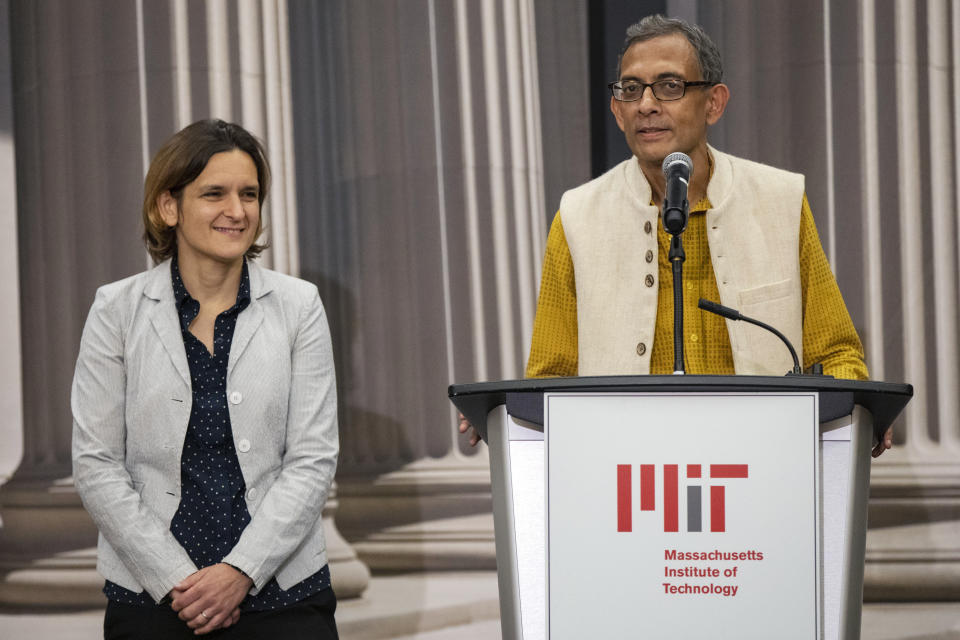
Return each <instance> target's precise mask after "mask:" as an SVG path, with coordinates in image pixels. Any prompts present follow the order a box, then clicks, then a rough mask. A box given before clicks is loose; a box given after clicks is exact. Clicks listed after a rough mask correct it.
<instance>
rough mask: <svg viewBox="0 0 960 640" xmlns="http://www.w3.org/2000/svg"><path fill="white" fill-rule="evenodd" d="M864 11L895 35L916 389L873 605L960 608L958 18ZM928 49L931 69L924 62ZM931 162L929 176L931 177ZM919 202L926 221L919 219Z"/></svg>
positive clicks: (867, 5) (897, 456) (942, 10)
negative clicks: (953, 604)
mask: <svg viewBox="0 0 960 640" xmlns="http://www.w3.org/2000/svg"><path fill="white" fill-rule="evenodd" d="M861 4H862V9H861V10H862V15H863V17H864V22H866V23H867V24H875V23H876V20H877V16H878V15H879V16H880V17H881V18H885V19H887V20H890V19H893V21H894V22H893V23H894V25H895V29H894V31H895V34H896V38H895V47H896V59H897V62H898V64H897V65H896V75H895V79H896V91H897V122H898V127H897V130H898V132H899V139H898V146H899V149H900V153H899V162H898V172H899V175H898V183H899V185H900V198H899V203H900V204H899V206H900V225H899V235H900V242H901V250H900V265H901V268H900V272H901V282H902V285H901V286H902V291H903V294H902V297H901V300H902V302H901V312H900V314H892V315H893V318H892V319H893V320H894V322H896V320H899V321H900V323H901V324H902V331H903V334H904V338H903V340H902V342H901V341H897V343H896V344H897V345H900V344H902V354H901V353H896V351H895V353H894V356H895V357H894V358H891V359H890V360H892V361H893V364H894V366H896V364H898V363H899V362H901V358H902V363H903V365H902V366H903V373H904V378H905V379H906V380H907V381H908V382H911V383H913V385H914V391H915V396H914V399H913V401H912V402H911V404H910V405H909V406H908V409H907V412H906V419H905V420H901V421H900V424H899V425H898V427H899V428H898V436H899V437H898V440H899V441H900V442H902V444H900V445H899V446H897V447H895V448H894V449H893V450H892V451H890V452H888V453H887V454H886V455H884V456H883V457H882V458H880V459H879V460H878V461H877V462H876V463H875V464H874V467H873V476H872V480H871V499H870V530H869V534H868V537H867V567H866V575H865V581H866V584H865V594H864V595H865V597H866V598H868V599H872V600H881V601H886V600H957V599H960V408H958V407H960V398H958V389H960V363H958V358H960V349H958V304H957V296H958V291H957V288H956V281H957V278H956V275H957V264H958V255H960V252H958V246H957V243H958V241H960V233H958V232H960V226H958V224H957V216H956V203H957V202H958V201H960V193H958V189H960V180H958V177H960V162H958V155H957V152H958V151H960V130H958V122H960V121H958V120H957V116H958V115H960V106H958V102H957V98H958V97H960V91H958V86H960V85H958V80H960V51H958V50H957V45H958V38H960V14H958V13H957V11H956V10H954V11H952V12H949V13H948V11H947V7H946V4H945V3H929V4H927V5H926V7H927V9H926V21H925V23H924V22H919V21H918V20H917V16H919V15H922V14H920V13H919V12H918V11H917V6H916V3H913V2H900V3H897V5H896V10H895V12H891V13H883V12H881V11H879V7H877V8H876V9H875V8H874V6H873V3H872V2H863V3H861ZM950 14H952V15H950ZM918 22H919V24H918ZM866 36H867V37H866V38H865V40H867V41H868V42H867V46H868V51H869V53H870V54H872V55H870V56H869V57H868V58H867V64H868V65H869V64H871V63H875V62H876V58H875V50H874V49H873V47H875V46H876V44H875V40H874V39H873V38H872V34H871V33H869V32H868V33H867V34H866ZM951 41H952V47H951ZM951 48H952V49H953V53H952V56H951ZM923 49H926V52H925V53H926V55H927V61H926V68H921V66H920V62H919V56H920V55H922V53H924V52H923ZM921 72H922V73H923V74H925V76H926V77H925V80H924V81H923V82H921V81H920V77H921ZM874 100H875V97H874ZM923 122H926V123H928V126H929V134H928V135H929V137H928V138H925V137H924V136H922V135H921V129H920V127H921V123H923ZM872 135H873V136H876V133H872ZM924 155H927V161H928V165H927V166H928V167H929V177H928V176H927V172H926V171H925V170H923V169H922V167H921V161H920V159H921V157H923V156H924ZM925 180H926V182H925ZM928 189H929V199H927V198H926V197H925V192H926V191H927V190H928ZM918 204H920V205H921V206H924V208H926V209H927V211H918ZM918 217H919V220H918ZM931 270H932V273H930V271H931ZM931 276H932V277H931ZM878 297H881V296H878ZM881 299H882V297H881ZM898 315H899V317H898Z"/></svg>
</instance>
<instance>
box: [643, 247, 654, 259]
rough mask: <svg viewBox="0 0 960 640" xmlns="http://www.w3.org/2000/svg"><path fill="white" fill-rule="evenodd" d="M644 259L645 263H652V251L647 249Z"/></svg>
mask: <svg viewBox="0 0 960 640" xmlns="http://www.w3.org/2000/svg"><path fill="white" fill-rule="evenodd" d="M644 257H645V258H646V259H647V262H653V251H652V250H650V249H647V255H646V256H644Z"/></svg>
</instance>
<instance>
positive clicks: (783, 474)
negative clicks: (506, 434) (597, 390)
mask: <svg viewBox="0 0 960 640" xmlns="http://www.w3.org/2000/svg"><path fill="white" fill-rule="evenodd" d="M544 402H545V414H544V417H545V434H546V437H545V447H546V476H547V481H546V487H547V494H546V501H547V512H546V518H547V531H548V537H547V574H548V575H547V587H548V588H547V605H546V608H547V637H548V638H550V640H566V639H568V638H569V639H573V638H577V639H580V638H586V637H602V638H627V637H638V638H648V637H675V638H706V637H709V638H731V639H732V638H737V639H738V640H741V639H751V638H757V639H760V638H763V639H765V640H766V639H769V638H772V637H776V638H781V639H784V640H788V639H793V638H796V639H804V640H815V639H818V638H820V637H821V636H820V633H819V630H820V621H819V615H820V612H819V602H820V600H819V587H820V579H819V576H818V571H817V568H818V566H819V563H818V561H817V559H818V545H819V540H820V535H819V508H818V503H817V495H818V484H819V473H818V471H817V470H818V457H819V446H818V441H817V415H818V408H817V394H816V393H783V394H763V395H758V394H735V393H723V394H690V393H685V394H610V393H605V394H592V395H591V394H546V395H545V396H544ZM599 585H602V588H597V587H598V586H599ZM591 611H603V612H604V615H602V616H592V615H588V614H587V612H591Z"/></svg>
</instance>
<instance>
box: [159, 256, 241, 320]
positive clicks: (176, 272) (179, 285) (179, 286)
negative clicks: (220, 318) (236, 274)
mask: <svg viewBox="0 0 960 640" xmlns="http://www.w3.org/2000/svg"><path fill="white" fill-rule="evenodd" d="M170 277H171V279H172V281H173V297H174V299H175V300H176V302H177V309H180V308H181V307H183V304H184V303H185V302H187V301H192V300H193V299H194V298H193V296H191V295H190V292H189V291H187V287H186V285H185V284H183V278H182V277H180V265H179V264H178V262H177V256H176V255H174V256H173V259H172V260H171V261H170ZM248 304H250V269H249V268H248V267H247V259H246V258H244V259H243V274H242V275H241V276H240V288H239V289H238V290H237V302H236V306H237V307H238V308H240V309H241V310H242V309H245V308H246V307H247V305H248Z"/></svg>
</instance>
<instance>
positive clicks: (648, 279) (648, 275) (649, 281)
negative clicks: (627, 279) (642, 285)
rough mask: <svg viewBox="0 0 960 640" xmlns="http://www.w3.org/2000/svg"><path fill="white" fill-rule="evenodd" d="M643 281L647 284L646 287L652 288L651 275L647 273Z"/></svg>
mask: <svg viewBox="0 0 960 640" xmlns="http://www.w3.org/2000/svg"><path fill="white" fill-rule="evenodd" d="M644 281H645V282H646V283H647V286H648V287H652V286H653V274H650V273H648V274H647V277H646V278H645V279H644Z"/></svg>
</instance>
